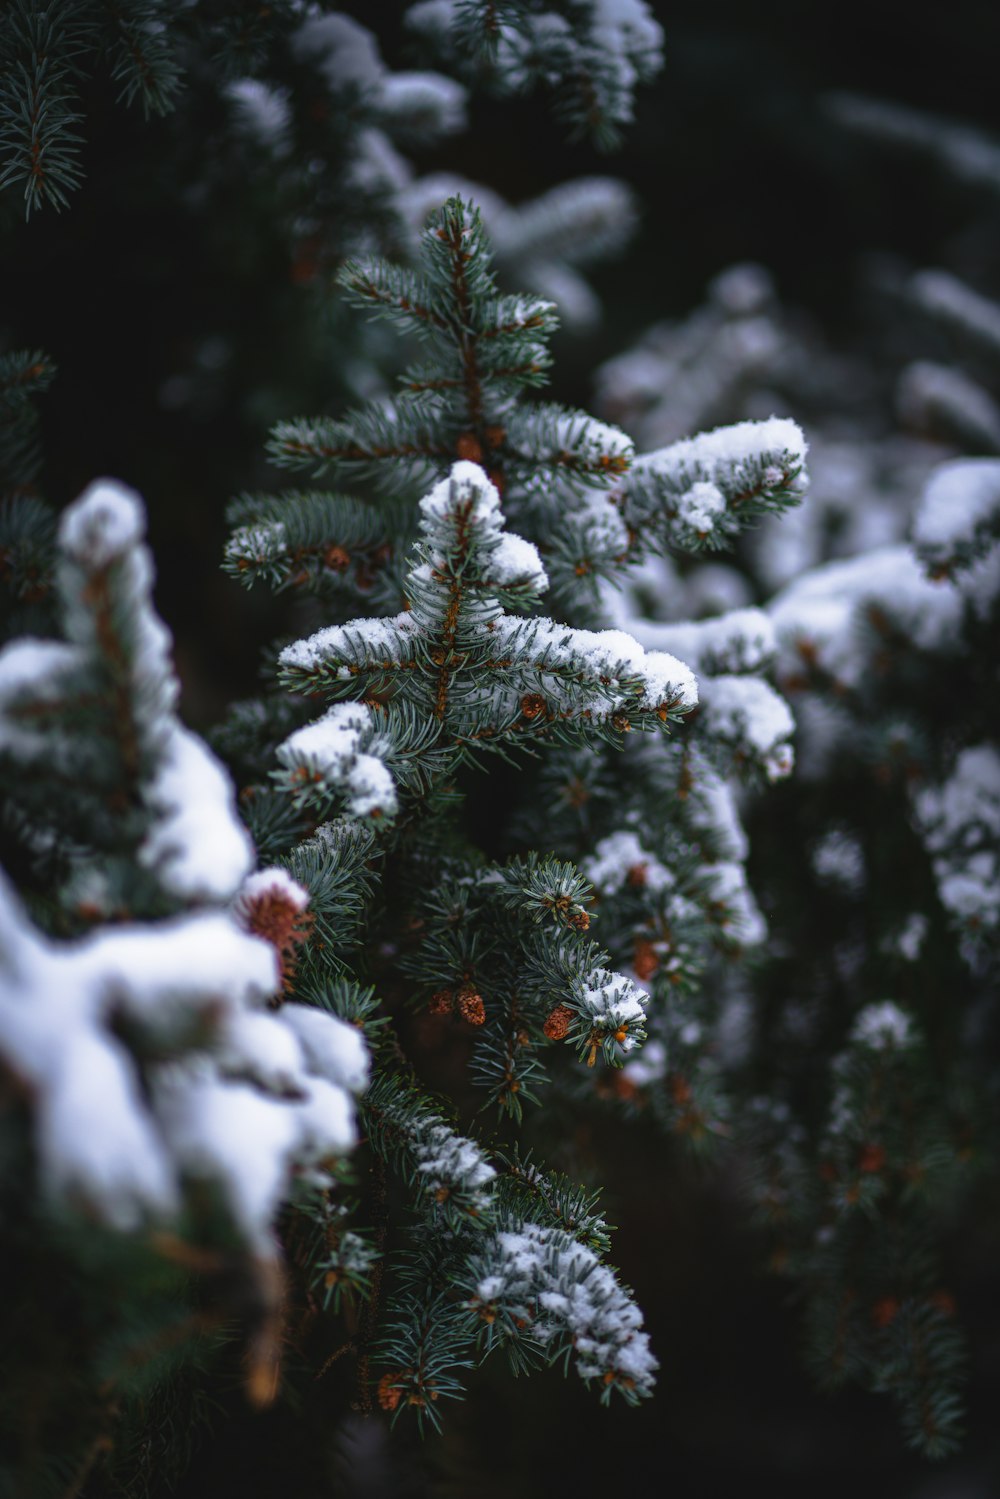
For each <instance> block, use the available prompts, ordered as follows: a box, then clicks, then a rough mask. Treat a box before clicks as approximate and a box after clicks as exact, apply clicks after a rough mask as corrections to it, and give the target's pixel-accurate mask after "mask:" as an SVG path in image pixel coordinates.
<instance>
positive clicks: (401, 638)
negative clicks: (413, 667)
mask: <svg viewBox="0 0 1000 1499" xmlns="http://www.w3.org/2000/svg"><path fill="white" fill-rule="evenodd" d="M414 630H415V624H414V621H413V618H412V616H411V615H410V613H409V612H408V611H407V610H403V612H402V613H400V614H396V615H392V616H390V617H388V618H384V619H380V618H371V617H367V618H362V619H352V620H348V622H347V624H344V625H327V626H325V628H324V629H322V630H317V631H316V633H315V634H314V635H308V636H306V637H305V639H303V640H296V641H294V642H293V643H292V644H291V645H287V646H285V648H284V650H283V651H282V652H281V654H280V655H279V657H278V661H279V664H280V665H281V666H283V667H285V668H286V669H287V670H295V671H300V672H309V671H315V670H316V669H317V668H318V667H322V665H323V663H324V661H327V660H340V659H343V660H344V661H345V663H346V662H351V663H352V664H354V665H355V666H356V667H357V668H358V669H359V670H360V669H362V668H364V667H367V668H368V669H369V670H374V669H377V667H378V666H379V665H380V664H382V663H384V664H386V665H395V664H398V663H399V662H401V661H405V660H407V659H409V649H410V646H411V640H412V636H413V634H414ZM351 675H352V673H351V670H350V667H349V666H348V665H346V664H345V665H344V666H342V667H341V670H340V676H341V677H342V678H343V679H344V680H345V681H346V680H347V678H349V677H350V676H351Z"/></svg>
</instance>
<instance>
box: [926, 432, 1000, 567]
mask: <svg viewBox="0 0 1000 1499" xmlns="http://www.w3.org/2000/svg"><path fill="white" fill-rule="evenodd" d="M991 531H992V532H993V533H994V534H996V533H1000V460H997V459H992V458H963V459H958V460H956V461H955V462H954V463H943V464H942V465H941V466H940V468H936V469H935V470H934V472H933V473H932V474H931V477H930V479H929V480H928V483H927V486H926V488H925V490H924V494H923V499H922V500H921V502H920V505H919V506H918V508H917V513H916V515H915V516H914V519H913V543H914V546H915V547H916V549H917V553H918V555H919V556H920V558H921V559H922V561H924V562H925V563H926V564H927V565H928V566H930V567H932V568H933V567H949V566H952V565H954V564H955V562H956V561H957V560H965V561H968V560H971V558H972V557H973V556H974V555H975V552H976V550H977V543H979V544H980V546H981V545H982V543H984V542H985V540H986V538H987V537H988V535H989V533H990V532H991Z"/></svg>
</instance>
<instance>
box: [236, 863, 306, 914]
mask: <svg viewBox="0 0 1000 1499" xmlns="http://www.w3.org/2000/svg"><path fill="white" fill-rule="evenodd" d="M265 896H270V897H271V898H272V899H277V900H280V901H281V902H282V903H283V904H285V905H287V906H290V907H291V908H292V909H293V910H295V911H304V910H305V909H306V907H307V906H308V904H309V900H310V896H309V891H308V890H306V889H304V888H303V886H302V885H300V884H299V882H298V880H293V879H292V877H291V875H290V874H289V873H288V870H287V869H282V867H281V866H280V865H278V864H272V865H269V866H268V868H267V869H258V870H256V871H255V872H254V873H253V874H250V875H247V877H246V879H245V880H244V881H243V883H242V885H241V886H240V888H239V890H238V892H237V895H236V899H235V900H234V901H233V914H234V915H235V916H236V918H237V920H238V921H239V922H240V923H241V924H245V922H246V918H247V917H248V915H249V914H250V912H251V911H252V910H253V908H254V906H255V905H256V904H257V902H258V901H259V900H261V899H262V898H263V897H265Z"/></svg>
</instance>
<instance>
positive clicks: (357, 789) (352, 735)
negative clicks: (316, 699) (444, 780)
mask: <svg viewBox="0 0 1000 1499" xmlns="http://www.w3.org/2000/svg"><path fill="white" fill-rule="evenodd" d="M375 728H376V725H375V722H374V719H373V717H372V711H371V709H370V708H369V707H367V706H366V705H365V704H364V703H336V704H335V705H334V706H333V707H332V708H331V709H330V710H329V711H328V712H327V713H325V714H324V715H323V717H322V718H317V719H314V721H313V722H312V723H309V724H306V725H305V726H304V727H303V728H301V729H296V730H295V732H294V733H293V734H290V735H289V736H288V738H287V739H286V740H285V741H284V742H283V743H282V744H280V745H279V746H278V750H277V757H278V760H279V761H280V762H281V764H282V765H284V766H286V767H287V769H288V770H289V771H291V772H292V776H293V783H294V778H295V776H296V775H297V774H298V773H303V774H304V775H305V776H306V777H307V778H308V780H309V783H310V785H311V786H312V787H314V788H319V789H322V790H327V791H342V792H343V793H344V795H345V796H346V798H347V810H348V811H349V812H350V813H351V815H352V816H354V817H367V816H371V815H372V813H381V814H383V815H385V816H391V815H392V814H393V813H394V812H395V811H396V808H397V797H396V783H395V781H394V780H393V778H392V773H391V771H390V770H389V768H388V766H387V765H386V764H385V762H384V761H383V760H380V759H379V758H378V757H377V756H376V755H374V754H371V753H369V752H367V750H366V748H365V747H366V746H367V745H369V744H370V742H371V739H372V736H373V734H374V732H375Z"/></svg>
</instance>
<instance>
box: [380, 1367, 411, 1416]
mask: <svg viewBox="0 0 1000 1499" xmlns="http://www.w3.org/2000/svg"><path fill="white" fill-rule="evenodd" d="M405 1372H406V1371H405V1370H404V1369H397V1370H395V1371H394V1372H393V1373H391V1374H383V1375H382V1378H381V1379H380V1380H379V1382H378V1403H379V1405H380V1406H381V1407H382V1409H383V1410H384V1411H394V1410H395V1409H396V1406H397V1405H398V1404H399V1402H400V1401H401V1400H402V1398H403V1392H402V1390H400V1389H394V1388H393V1386H394V1385H395V1384H396V1381H397V1380H398V1379H399V1377H400V1375H401V1374H405Z"/></svg>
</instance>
